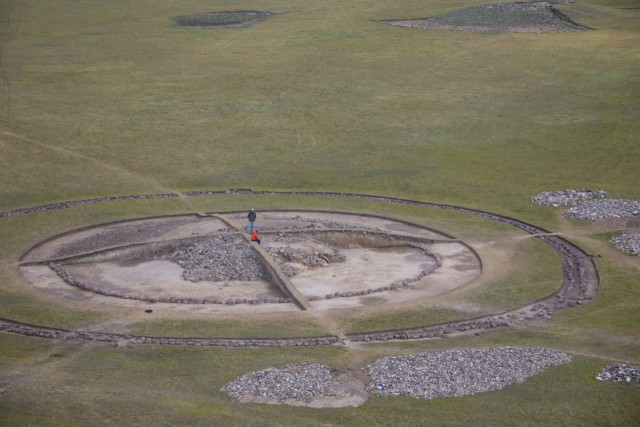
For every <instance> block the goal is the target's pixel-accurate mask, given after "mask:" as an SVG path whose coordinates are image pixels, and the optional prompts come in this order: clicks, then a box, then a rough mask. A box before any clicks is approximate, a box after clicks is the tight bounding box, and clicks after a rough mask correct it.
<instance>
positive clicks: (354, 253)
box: [22, 212, 480, 311]
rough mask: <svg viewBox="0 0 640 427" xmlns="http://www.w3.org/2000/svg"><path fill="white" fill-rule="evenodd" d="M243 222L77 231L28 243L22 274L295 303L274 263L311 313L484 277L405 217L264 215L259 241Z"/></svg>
mask: <svg viewBox="0 0 640 427" xmlns="http://www.w3.org/2000/svg"><path fill="white" fill-rule="evenodd" d="M245 217H246V214H244V213H232V214H225V215H219V217H198V216H195V215H193V216H180V217H167V218H153V219H144V220H136V221H128V222H122V223H116V224H107V225H104V226H100V227H94V228H91V229H85V230H79V231H77V232H74V233H70V234H66V235H63V236H59V237H57V238H54V239H51V240H49V241H46V242H44V243H42V244H41V245H39V246H37V247H35V248H34V249H33V250H31V251H30V252H29V253H27V254H26V255H25V256H24V257H23V259H22V262H23V272H24V274H25V276H26V277H27V278H28V280H29V281H30V282H31V283H33V284H34V285H35V286H37V287H39V288H41V289H42V290H44V291H45V292H49V293H54V294H59V295H62V296H65V297H68V298H76V299H94V300H96V302H98V300H99V301H100V302H103V301H102V299H104V298H107V300H106V301H104V302H109V303H117V304H136V303H137V304H141V303H147V304H148V303H150V302H151V303H168V304H173V305H182V306H185V305H187V306H188V305H192V306H195V305H198V306H199V307H200V308H198V310H201V309H202V307H203V304H204V305H206V306H208V307H209V308H210V309H211V308H212V309H214V311H215V310H224V309H227V308H231V307H233V308H234V310H235V311H242V309H239V307H242V306H244V307H245V309H246V310H251V311H256V310H262V311H268V310H273V309H275V310H296V309H297V308H296V306H295V305H294V304H293V303H292V302H291V298H290V296H291V295H288V294H287V292H286V289H285V290H284V291H283V289H282V287H281V286H279V285H278V284H277V283H274V279H273V276H271V275H270V274H269V271H270V269H273V268H276V269H279V270H280V271H281V272H282V275H283V276H285V277H286V278H288V280H290V282H291V284H292V286H294V287H295V289H297V291H298V292H299V293H300V294H301V295H302V296H303V298H305V299H307V300H308V301H309V302H310V303H311V307H312V308H315V309H329V308H336V307H353V306H362V305H374V304H381V303H384V302H388V301H391V302H402V301H412V300H414V299H415V298H420V297H423V298H424V297H428V296H433V295H437V294H439V293H442V292H446V291H448V290H450V289H452V288H455V287H458V286H461V285H463V284H466V283H468V282H470V281H472V280H473V279H474V278H476V277H477V276H478V275H479V274H480V261H479V259H478V258H477V255H476V254H475V253H474V252H473V251H471V250H470V249H469V248H468V247H467V246H466V245H465V244H463V243H461V242H459V241H457V240H454V239H451V238H450V237H449V236H445V235H442V234H441V233H438V232H435V231H433V230H428V229H424V228H421V227H417V226H414V225H410V224H404V223H400V222H397V221H392V220H388V219H384V218H372V217H363V216H356V215H349V214H330V213H319V212H304V213H298V212H266V213H261V214H260V216H259V219H258V225H259V226H260V228H261V231H262V246H261V247H258V246H256V245H255V244H252V243H250V242H249V241H248V240H247V239H246V235H244V234H243V231H242V226H243V225H244V221H245ZM229 224H233V227H232V226H230V225H229ZM265 257H266V258H265ZM274 265H275V267H273V266H274ZM285 280H286V279H285ZM265 306H270V308H265ZM214 307H215V308H214ZM258 307H260V308H258Z"/></svg>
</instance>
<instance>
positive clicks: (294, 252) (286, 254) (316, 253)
mask: <svg viewBox="0 0 640 427" xmlns="http://www.w3.org/2000/svg"><path fill="white" fill-rule="evenodd" d="M265 249H266V250H267V252H269V254H270V255H271V256H272V257H273V258H274V259H275V260H276V262H277V263H278V266H279V267H280V268H281V269H282V271H283V272H284V273H285V274H286V275H287V276H288V277H292V276H295V275H296V274H297V273H298V268H297V267H296V266H295V264H300V265H303V266H305V267H326V266H328V265H330V264H332V263H335V262H344V261H345V260H346V256H345V255H344V254H342V253H340V251H338V250H337V249H335V248H332V247H331V246H329V245H327V244H326V243H324V242H320V241H318V240H315V239H309V238H306V237H294V236H291V237H289V236H273V237H270V238H269V242H268V243H265Z"/></svg>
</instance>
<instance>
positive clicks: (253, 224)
mask: <svg viewBox="0 0 640 427" xmlns="http://www.w3.org/2000/svg"><path fill="white" fill-rule="evenodd" d="M256 217H257V215H256V210H255V209H253V208H251V210H250V211H249V214H248V215H247V218H248V219H249V224H247V233H251V232H252V231H255V229H256Z"/></svg>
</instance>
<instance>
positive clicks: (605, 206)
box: [565, 199, 640, 221]
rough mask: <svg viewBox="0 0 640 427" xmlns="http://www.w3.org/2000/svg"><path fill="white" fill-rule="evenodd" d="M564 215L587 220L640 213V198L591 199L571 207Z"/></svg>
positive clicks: (624, 216) (623, 216)
mask: <svg viewBox="0 0 640 427" xmlns="http://www.w3.org/2000/svg"><path fill="white" fill-rule="evenodd" d="M565 215H566V216H570V217H572V218H576V219H583V220H587V221H598V220H604V219H615V218H626V217H631V216H634V215H640V200H623V199H618V200H614V199H611V200H609V199H604V200H591V201H588V202H585V203H582V204H580V205H577V206H574V207H572V208H571V209H569V210H567V211H566V212H565Z"/></svg>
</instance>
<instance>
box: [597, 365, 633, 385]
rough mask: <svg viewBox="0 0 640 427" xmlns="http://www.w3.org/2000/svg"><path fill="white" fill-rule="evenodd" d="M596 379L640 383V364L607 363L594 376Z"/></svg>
mask: <svg viewBox="0 0 640 427" xmlns="http://www.w3.org/2000/svg"><path fill="white" fill-rule="evenodd" d="M596 379H597V380H598V381H615V382H619V383H622V382H626V383H630V382H632V381H635V382H637V383H640V366H633V365H627V364H626V363H622V364H619V365H618V364H616V365H608V366H606V367H605V368H604V369H603V370H602V372H600V374H598V376H597V377H596Z"/></svg>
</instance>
